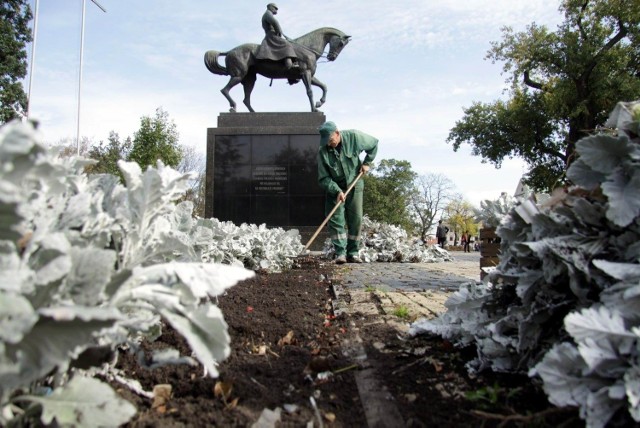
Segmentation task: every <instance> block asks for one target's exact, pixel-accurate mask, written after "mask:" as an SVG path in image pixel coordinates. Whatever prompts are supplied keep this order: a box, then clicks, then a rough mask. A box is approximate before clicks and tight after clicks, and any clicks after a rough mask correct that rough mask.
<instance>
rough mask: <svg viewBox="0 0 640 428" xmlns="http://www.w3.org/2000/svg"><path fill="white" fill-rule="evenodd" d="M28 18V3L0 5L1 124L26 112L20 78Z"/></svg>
mask: <svg viewBox="0 0 640 428" xmlns="http://www.w3.org/2000/svg"><path fill="white" fill-rule="evenodd" d="M31 18H32V14H31V8H30V7H29V2H28V1H27V0H4V1H3V2H2V3H0V123H6V122H8V121H10V120H12V119H15V118H19V117H21V116H23V115H24V114H25V111H26V109H27V94H26V93H25V92H24V88H23V87H22V82H21V81H20V79H23V78H24V77H25V76H26V75H27V48H26V46H27V43H29V42H31V30H30V29H29V21H31Z"/></svg>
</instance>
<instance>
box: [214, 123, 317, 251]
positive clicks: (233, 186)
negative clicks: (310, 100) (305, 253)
mask: <svg viewBox="0 0 640 428" xmlns="http://www.w3.org/2000/svg"><path fill="white" fill-rule="evenodd" d="M324 122H325V115H324V113H320V112H317V113H221V114H220V115H219V116H218V127H217V128H208V129H207V174H206V197H205V217H206V218H210V217H215V218H217V219H218V220H224V221H232V222H233V223H235V224H237V225H240V224H242V223H250V224H251V223H252V224H258V225H259V224H262V223H265V224H266V225H267V226H268V227H282V228H283V229H298V230H299V231H300V234H301V235H302V243H303V244H306V243H307V241H308V240H309V238H310V237H311V235H313V233H314V232H315V231H316V229H317V228H318V226H319V225H320V224H321V223H322V221H323V220H324V199H325V196H324V191H323V190H322V189H321V188H320V186H319V185H318V164H317V154H318V145H319V144H320V135H319V134H318V127H319V126H320V125H321V124H322V123H324ZM326 237H327V234H326V232H323V233H321V235H319V236H318V237H317V238H316V240H315V241H314V243H313V245H312V247H311V249H313V250H319V249H321V248H322V244H323V243H324V240H325V238H326Z"/></svg>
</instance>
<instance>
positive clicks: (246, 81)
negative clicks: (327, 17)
mask: <svg viewBox="0 0 640 428" xmlns="http://www.w3.org/2000/svg"><path fill="white" fill-rule="evenodd" d="M350 39H351V36H347V35H346V34H344V33H343V32H342V31H340V30H336V29H335V28H329V27H323V28H318V29H317V30H315V31H312V32H310V33H307V34H305V35H304V36H302V37H298V38H297V39H291V40H290V42H291V44H292V46H293V48H294V50H295V52H296V55H297V57H298V59H297V62H298V66H297V67H292V68H289V69H286V68H285V65H284V62H283V61H268V60H258V59H256V58H255V53H256V51H257V50H258V45H256V44H253V43H245V44H244V45H240V46H237V47H235V48H233V49H231V50H230V51H228V52H218V51H213V50H211V51H207V52H206V53H205V54H204V63H205V65H206V66H207V69H208V70H209V71H210V72H212V73H213V74H219V75H221V76H231V78H230V79H229V83H227V85H226V86H225V87H224V88H222V89H221V90H220V92H222V95H224V96H225V97H226V98H227V100H229V104H230V106H231V108H230V109H229V111H231V112H235V111H236V103H235V101H233V99H232V98H231V95H229V91H230V90H231V88H233V87H234V86H236V85H237V84H238V83H242V86H243V88H244V100H243V102H244V105H246V106H247V108H248V109H249V111H250V112H252V113H253V112H255V110H253V108H252V107H251V91H253V86H254V85H255V83H256V75H258V74H261V75H263V76H265V77H268V78H271V79H288V80H289V83H291V84H293V83H297V82H298V81H299V80H300V79H302V81H303V82H304V86H305V88H306V89H307V96H308V97H309V102H310V103H311V111H318V108H319V107H320V106H322V105H323V104H324V103H325V101H326V97H327V86H326V85H325V84H324V83H322V82H321V81H319V80H318V79H316V77H315V76H314V74H315V72H316V66H317V61H318V59H319V58H320V57H322V56H323V52H324V50H325V48H326V46H327V45H329V53H328V54H327V59H328V60H329V61H334V60H335V59H336V58H337V57H338V55H339V54H340V52H341V51H342V49H343V48H344V47H345V46H346V45H347V43H349V40H350ZM221 56H224V57H225V60H224V63H225V66H224V67H223V66H221V65H220V64H219V63H218V57H221ZM311 85H315V86H317V87H319V88H321V89H322V98H320V101H318V102H317V103H316V104H314V103H313V90H312V89H311Z"/></svg>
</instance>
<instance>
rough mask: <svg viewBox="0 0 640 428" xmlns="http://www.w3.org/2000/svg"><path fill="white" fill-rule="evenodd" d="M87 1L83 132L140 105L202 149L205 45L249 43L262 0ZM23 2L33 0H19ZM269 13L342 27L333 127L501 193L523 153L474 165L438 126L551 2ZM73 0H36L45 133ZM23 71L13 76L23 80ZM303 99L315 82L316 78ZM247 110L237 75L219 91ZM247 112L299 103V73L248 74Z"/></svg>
mask: <svg viewBox="0 0 640 428" xmlns="http://www.w3.org/2000/svg"><path fill="white" fill-rule="evenodd" d="M98 2H99V3H100V4H101V5H102V6H104V8H105V9H106V10H107V13H104V12H102V11H101V10H100V9H99V8H98V7H97V6H96V5H95V4H93V3H92V2H91V1H90V0H87V1H86V20H85V42H84V67H83V79H82V82H83V83H82V98H81V100H82V109H81V120H80V135H81V137H89V138H90V139H92V140H93V141H95V142H98V141H100V140H106V139H107V137H108V135H109V132H110V131H115V132H117V133H118V134H119V135H120V137H122V138H125V137H127V136H133V133H134V132H135V131H136V130H137V129H138V127H139V124H140V118H141V117H142V116H153V115H154V114H155V110H156V108H158V107H162V108H163V109H164V110H165V111H167V112H168V114H169V117H170V118H171V119H172V120H173V121H174V122H175V124H176V126H177V129H178V132H179V134H180V143H181V144H183V145H191V146H195V147H196V148H197V150H198V151H200V152H202V153H204V152H205V150H206V147H205V146H206V130H207V128H209V127H215V126H216V123H217V116H218V114H219V113H220V112H227V111H228V109H229V105H228V102H227V100H226V99H225V98H224V97H223V96H222V95H221V94H220V92H219V91H220V89H221V88H222V87H223V86H224V85H225V84H226V83H227V80H228V78H227V77H223V76H217V75H213V74H211V73H210V72H209V71H207V69H206V68H205V66H204V64H203V55H204V52H205V51H207V50H210V49H215V50H219V51H225V50H229V49H232V48H233V47H235V46H238V45H240V44H243V43H247V42H252V43H260V41H261V40H262V38H263V35H264V33H263V30H262V27H261V25H260V19H261V17H262V14H263V13H264V11H265V9H266V4H267V3H268V1H267V0H263V1H256V0H238V1H211V0H209V1H205V0H182V1H175V0H135V1H132V0H98ZM31 4H32V8H33V7H34V5H35V0H32V2H31ZM276 4H277V5H278V7H279V13H278V15H277V18H278V20H279V22H280V24H281V26H282V27H283V31H284V33H285V34H286V35H287V36H289V37H298V36H300V35H303V34H305V33H307V32H309V31H312V30H314V29H316V28H320V27H334V28H337V29H339V30H342V31H343V32H345V33H347V34H349V35H351V36H352V40H351V42H350V44H349V45H348V46H347V47H346V48H345V49H344V50H343V52H342V53H341V55H340V56H339V57H338V59H337V60H336V61H335V62H332V63H322V64H319V66H318V70H317V72H316V77H317V78H318V79H319V80H321V81H322V82H324V83H325V84H326V85H327V86H328V90H329V92H328V96H327V102H326V104H325V105H324V106H323V107H322V108H321V110H322V111H323V112H324V113H325V114H326V116H327V119H328V120H333V121H334V122H336V123H337V124H338V127H339V128H342V129H349V128H353V129H360V130H362V131H364V132H367V133H369V134H371V135H374V136H376V137H378V138H379V139H380V144H379V150H378V159H377V160H380V159H398V160H408V161H410V162H411V165H412V167H413V170H414V171H416V172H417V173H419V174H426V173H441V174H444V175H445V176H447V177H448V178H449V179H451V181H452V182H453V183H454V184H455V185H456V187H457V189H458V191H459V192H460V193H462V194H463V195H464V197H465V198H466V199H467V200H469V201H470V202H471V203H473V204H475V205H478V204H479V202H480V201H481V200H484V199H496V198H498V196H499V195H500V193H501V192H503V191H506V192H508V193H510V194H513V192H514V191H515V189H516V185H517V183H518V180H519V178H520V176H521V175H522V173H523V172H524V168H523V164H522V163H521V162H520V161H518V160H508V161H505V162H504V163H503V166H502V168H501V169H495V168H494V167H493V166H492V165H490V164H482V163H481V159H480V158H479V157H474V156H471V155H470V151H471V150H470V147H468V146H466V147H463V148H462V149H461V150H459V151H458V152H454V151H453V149H452V147H451V145H450V144H447V143H446V139H447V136H448V134H449V131H450V129H451V128H452V127H453V126H454V125H455V122H456V121H458V120H460V119H461V118H462V117H463V108H465V107H469V106H471V104H472V103H473V102H474V101H481V102H490V101H493V100H495V99H497V98H500V97H504V96H505V95H504V93H503V91H504V89H505V79H506V76H504V75H502V74H501V72H502V64H492V63H491V61H488V60H485V59H484V57H485V55H486V53H487V51H488V50H489V49H490V47H491V45H490V42H491V41H498V40H500V38H501V28H502V27H504V26H511V27H513V28H514V29H516V30H524V29H525V28H526V26H527V25H529V24H531V23H533V22H536V23H537V24H540V25H547V26H548V27H550V28H551V29H555V27H556V25H557V24H558V23H559V22H560V21H561V19H562V16H561V15H560V13H559V12H558V5H559V0H439V1H435V0H407V1H402V2H394V1H388V0H385V1H380V0H366V1H364V0H350V1H338V0H324V1H318V0H315V1H309V0H296V1H293V0H280V1H276ZM81 11H82V0H40V2H39V15H38V33H37V42H36V60H35V72H34V75H33V89H32V94H31V117H32V118H34V119H37V120H39V121H40V123H41V131H42V133H43V135H44V138H45V141H47V142H51V143H55V142H58V141H60V140H61V139H65V138H68V139H75V136H76V123H77V122H76V119H77V102H78V76H79V67H78V66H79V61H80V32H81V16H82V13H81ZM26 82H28V78H27V80H26V81H25V88H27V84H26ZM315 91H316V92H315V98H316V99H318V98H319V97H320V95H321V94H320V91H319V89H318V88H315ZM231 95H232V97H233V98H234V99H235V100H236V102H237V103H238V106H239V107H238V111H240V112H246V108H245V107H244V105H243V104H242V98H243V92H242V87H241V86H240V85H239V86H237V87H236V88H234V89H233V90H232V91H231ZM252 105H253V107H254V109H255V110H256V111H260V112H272V111H295V112H304V111H308V110H309V103H308V100H307V96H306V92H305V89H304V86H303V85H302V84H297V85H293V86H289V85H288V84H287V83H286V82H285V81H281V80H278V81H274V82H273V86H272V87H269V80H267V79H266V78H263V77H261V76H259V77H258V81H257V83H256V86H255V89H254V91H253V94H252Z"/></svg>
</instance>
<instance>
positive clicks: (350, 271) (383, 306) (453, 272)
mask: <svg viewBox="0 0 640 428" xmlns="http://www.w3.org/2000/svg"><path fill="white" fill-rule="evenodd" d="M451 255H452V256H453V257H454V259H455V260H454V261H453V262H439V263H363V264H347V265H344V267H341V268H339V269H338V278H336V281H334V291H335V293H336V299H335V301H334V311H335V312H336V315H340V314H341V313H345V312H346V313H348V314H351V315H358V316H362V317H364V318H367V322H371V323H379V322H384V323H389V324H393V325H394V326H395V327H396V328H397V329H398V330H399V332H400V333H403V332H405V331H406V330H407V329H408V326H409V323H410V322H412V321H415V320H416V319H419V318H423V317H426V318H433V317H435V316H437V315H438V314H440V313H442V312H443V311H444V310H445V307H444V302H445V301H446V300H447V298H448V297H449V296H450V295H451V293H452V292H454V291H457V290H458V288H459V286H460V284H462V283H465V282H470V281H480V253H479V252H471V253H463V252H451ZM403 314H406V315H405V316H398V315H403Z"/></svg>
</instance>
